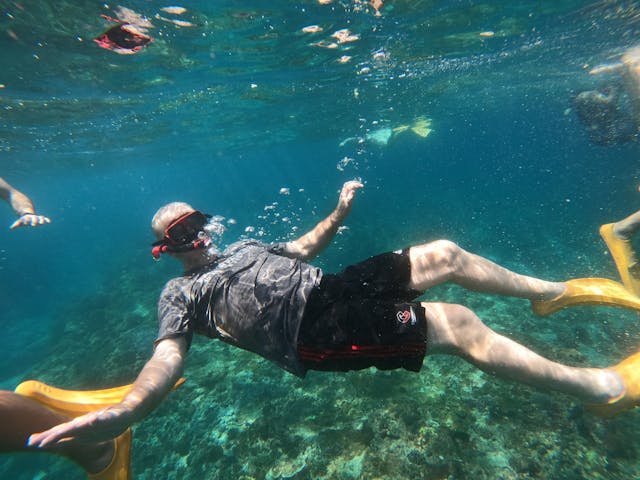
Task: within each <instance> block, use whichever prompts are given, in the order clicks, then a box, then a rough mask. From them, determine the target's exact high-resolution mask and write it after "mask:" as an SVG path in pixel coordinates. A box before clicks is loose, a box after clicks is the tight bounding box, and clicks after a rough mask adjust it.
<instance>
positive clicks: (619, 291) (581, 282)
mask: <svg viewBox="0 0 640 480" xmlns="http://www.w3.org/2000/svg"><path fill="white" fill-rule="evenodd" d="M565 287H566V288H565V291H564V292H563V293H562V294H560V295H559V296H557V297H556V298H554V299H552V300H532V301H531V307H532V309H533V311H534V312H535V313H536V314H537V315H541V316H544V315H549V314H551V313H554V312H557V311H558V310H561V309H563V308H565V307H571V306H578V305H604V306H610V307H622V308H629V309H632V310H638V311H640V298H639V297H637V296H636V295H634V294H632V293H631V292H629V291H628V290H627V289H626V288H624V286H623V285H622V284H620V283H618V282H616V281H614V280H609V279H608V278H576V279H574V280H568V281H567V282H565Z"/></svg>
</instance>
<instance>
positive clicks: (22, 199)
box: [0, 178, 51, 229]
mask: <svg viewBox="0 0 640 480" xmlns="http://www.w3.org/2000/svg"><path fill="white" fill-rule="evenodd" d="M0 197H1V198H2V199H4V200H5V201H6V202H7V203H9V204H10V205H11V208H13V211H14V212H16V214H17V215H18V217H20V218H18V220H16V221H15V222H13V223H12V224H11V226H10V227H9V228H11V229H14V228H16V227H21V226H23V225H31V226H32V227H35V226H37V225H43V224H45V223H50V222H51V220H49V218H47V217H45V216H43V215H36V211H35V208H34V207H33V202H32V201H31V199H30V198H29V197H27V196H26V195H25V194H24V193H22V192H20V191H18V190H16V189H15V188H13V187H12V186H11V185H9V184H8V183H7V182H6V181H5V180H4V179H3V178H0Z"/></svg>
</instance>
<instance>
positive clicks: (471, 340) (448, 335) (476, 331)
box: [422, 303, 625, 404]
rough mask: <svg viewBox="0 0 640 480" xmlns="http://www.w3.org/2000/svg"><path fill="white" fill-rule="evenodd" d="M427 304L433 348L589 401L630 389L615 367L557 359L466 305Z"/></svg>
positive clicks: (499, 374) (431, 350)
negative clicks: (505, 332) (501, 331)
mask: <svg viewBox="0 0 640 480" xmlns="http://www.w3.org/2000/svg"><path fill="white" fill-rule="evenodd" d="M422 305H423V307H424V308H425V310H426V316H427V329H428V330H427V331H428V335H427V338H428V340H427V354H449V355H457V356H459V357H462V358H463V359H465V360H466V361H468V362H470V363H472V364H473V365H475V366H476V367H478V368H479V369H481V370H482V371H484V372H486V373H489V374H491V375H495V376H497V377H500V378H504V379H508V380H514V381H517V382H520V383H524V384H528V385H531V386H534V387H536V388H539V389H550V390H556V391H559V392H562V393H566V394H568V395H572V396H574V397H576V398H577V399H578V400H580V401H582V402H585V403H589V404H607V403H609V402H611V401H615V400H616V399H619V398H620V397H622V395H624V393H625V384H624V381H623V379H622V378H621V377H620V375H618V374H617V373H616V372H615V371H614V370H612V369H608V368H602V369H601V368H576V367H569V366H566V365H562V364H560V363H556V362H552V361H551V360H548V359H546V358H544V357H542V356H540V355H538V354H536V353H534V352H533V351H531V350H529V349H528V348H526V347H524V346H523V345H520V344H519V343H516V342H514V341H513V340H510V339H508V338H506V337H504V336H502V335H499V334H498V333H496V332H494V331H493V330H491V329H490V328H489V327H487V326H486V325H485V324H484V323H482V321H481V320H480V319H479V318H478V317H477V316H476V315H475V314H474V313H473V312H472V311H471V310H469V309H468V308H466V307H463V306H461V305H454V304H445V303H423V304H422Z"/></svg>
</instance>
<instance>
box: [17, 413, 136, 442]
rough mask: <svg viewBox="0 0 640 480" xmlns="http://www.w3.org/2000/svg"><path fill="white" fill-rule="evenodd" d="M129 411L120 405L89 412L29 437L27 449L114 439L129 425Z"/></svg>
mask: <svg viewBox="0 0 640 480" xmlns="http://www.w3.org/2000/svg"><path fill="white" fill-rule="evenodd" d="M130 417H131V415H130V414H129V411H128V410H127V409H125V408H124V407H122V406H120V405H114V406H111V407H107V408H103V409H101V410H96V411H94V412H89V413H87V414H85V415H82V416H81V417H77V418H74V419H73V420H71V421H69V422H67V423H61V424H60V425H56V426H55V427H53V428H51V429H49V430H47V431H45V432H41V433H34V434H33V435H31V436H30V437H29V440H28V442H27V445H28V446H29V447H36V448H44V447H48V446H52V445H56V444H62V443H67V442H74V441H78V442H101V441H106V440H111V439H112V438H116V437H117V436H118V435H120V434H122V433H123V432H124V431H125V430H126V429H127V428H129V426H130V425H131V423H132V422H131V418H130Z"/></svg>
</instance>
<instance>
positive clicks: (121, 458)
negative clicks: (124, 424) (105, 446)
mask: <svg viewBox="0 0 640 480" xmlns="http://www.w3.org/2000/svg"><path fill="white" fill-rule="evenodd" d="M132 438H133V434H132V433H131V428H127V430H126V431H125V432H124V433H123V434H122V435H120V436H119V437H117V438H116V439H115V440H114V446H113V448H114V452H113V459H112V460H111V463H110V464H109V465H107V467H106V468H105V469H104V470H102V471H100V472H98V473H90V474H89V480H129V476H130V475H131V440H132Z"/></svg>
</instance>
